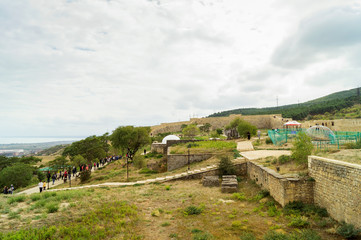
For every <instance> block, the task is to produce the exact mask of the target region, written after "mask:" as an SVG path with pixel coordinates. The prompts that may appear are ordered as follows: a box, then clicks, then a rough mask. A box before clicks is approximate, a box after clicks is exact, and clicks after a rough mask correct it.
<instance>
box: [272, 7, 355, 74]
mask: <svg viewBox="0 0 361 240" xmlns="http://www.w3.org/2000/svg"><path fill="white" fill-rule="evenodd" d="M360 23H361V14H360V9H357V8H356V9H355V8H350V7H342V8H332V9H328V10H326V11H322V12H318V13H316V14H314V15H313V16H312V17H310V18H307V19H305V20H303V21H302V22H301V24H300V25H299V28H298V30H297V32H296V33H294V34H293V35H291V36H290V37H289V38H288V39H286V40H285V41H283V42H282V43H281V45H280V46H279V47H278V48H277V49H276V51H275V52H274V54H273V56H272V59H271V62H272V63H273V64H274V65H276V66H282V67H291V68H302V67H305V66H306V65H308V64H310V63H313V62H316V61H319V60H324V59H329V58H334V57H338V56H339V55H340V54H341V53H342V54H343V55H345V54H346V55H347V54H348V53H350V52H352V48H353V47H355V46H357V45H358V44H361V27H360Z"/></svg>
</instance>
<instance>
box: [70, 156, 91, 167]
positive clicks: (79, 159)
mask: <svg viewBox="0 0 361 240" xmlns="http://www.w3.org/2000/svg"><path fill="white" fill-rule="evenodd" d="M71 163H72V164H73V165H74V166H80V165H83V164H86V163H87V161H86V160H85V158H83V156H82V155H76V156H75V157H73V158H72V160H71Z"/></svg>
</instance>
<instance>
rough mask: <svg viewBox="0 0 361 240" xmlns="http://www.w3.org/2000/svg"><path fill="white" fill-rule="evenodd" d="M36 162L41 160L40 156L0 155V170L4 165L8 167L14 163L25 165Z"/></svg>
mask: <svg viewBox="0 0 361 240" xmlns="http://www.w3.org/2000/svg"><path fill="white" fill-rule="evenodd" d="M37 162H41V159H40V158H37V157H33V156H30V157H20V158H19V157H12V158H8V157H5V156H0V170H2V169H4V168H5V167H10V166H12V165H14V164H16V163H22V164H27V165H33V164H35V163H37Z"/></svg>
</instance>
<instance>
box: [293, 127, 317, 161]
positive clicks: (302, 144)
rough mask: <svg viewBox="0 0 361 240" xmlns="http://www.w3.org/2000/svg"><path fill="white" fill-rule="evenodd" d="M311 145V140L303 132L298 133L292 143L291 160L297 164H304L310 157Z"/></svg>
mask: <svg viewBox="0 0 361 240" xmlns="http://www.w3.org/2000/svg"><path fill="white" fill-rule="evenodd" d="M312 150H313V144H312V141H311V138H310V137H309V136H307V134H306V133H304V132H299V133H298V134H297V136H296V139H295V141H294V143H293V148H292V159H294V160H295V161H296V162H297V163H299V164H306V163H307V158H308V156H309V155H311V153H312Z"/></svg>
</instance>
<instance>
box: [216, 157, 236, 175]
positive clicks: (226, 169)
mask: <svg viewBox="0 0 361 240" xmlns="http://www.w3.org/2000/svg"><path fill="white" fill-rule="evenodd" d="M218 169H219V175H220V176H222V175H234V174H236V168H235V167H234V165H233V163H232V161H231V160H230V159H229V157H225V156H224V157H221V160H220V162H219V166H218Z"/></svg>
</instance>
